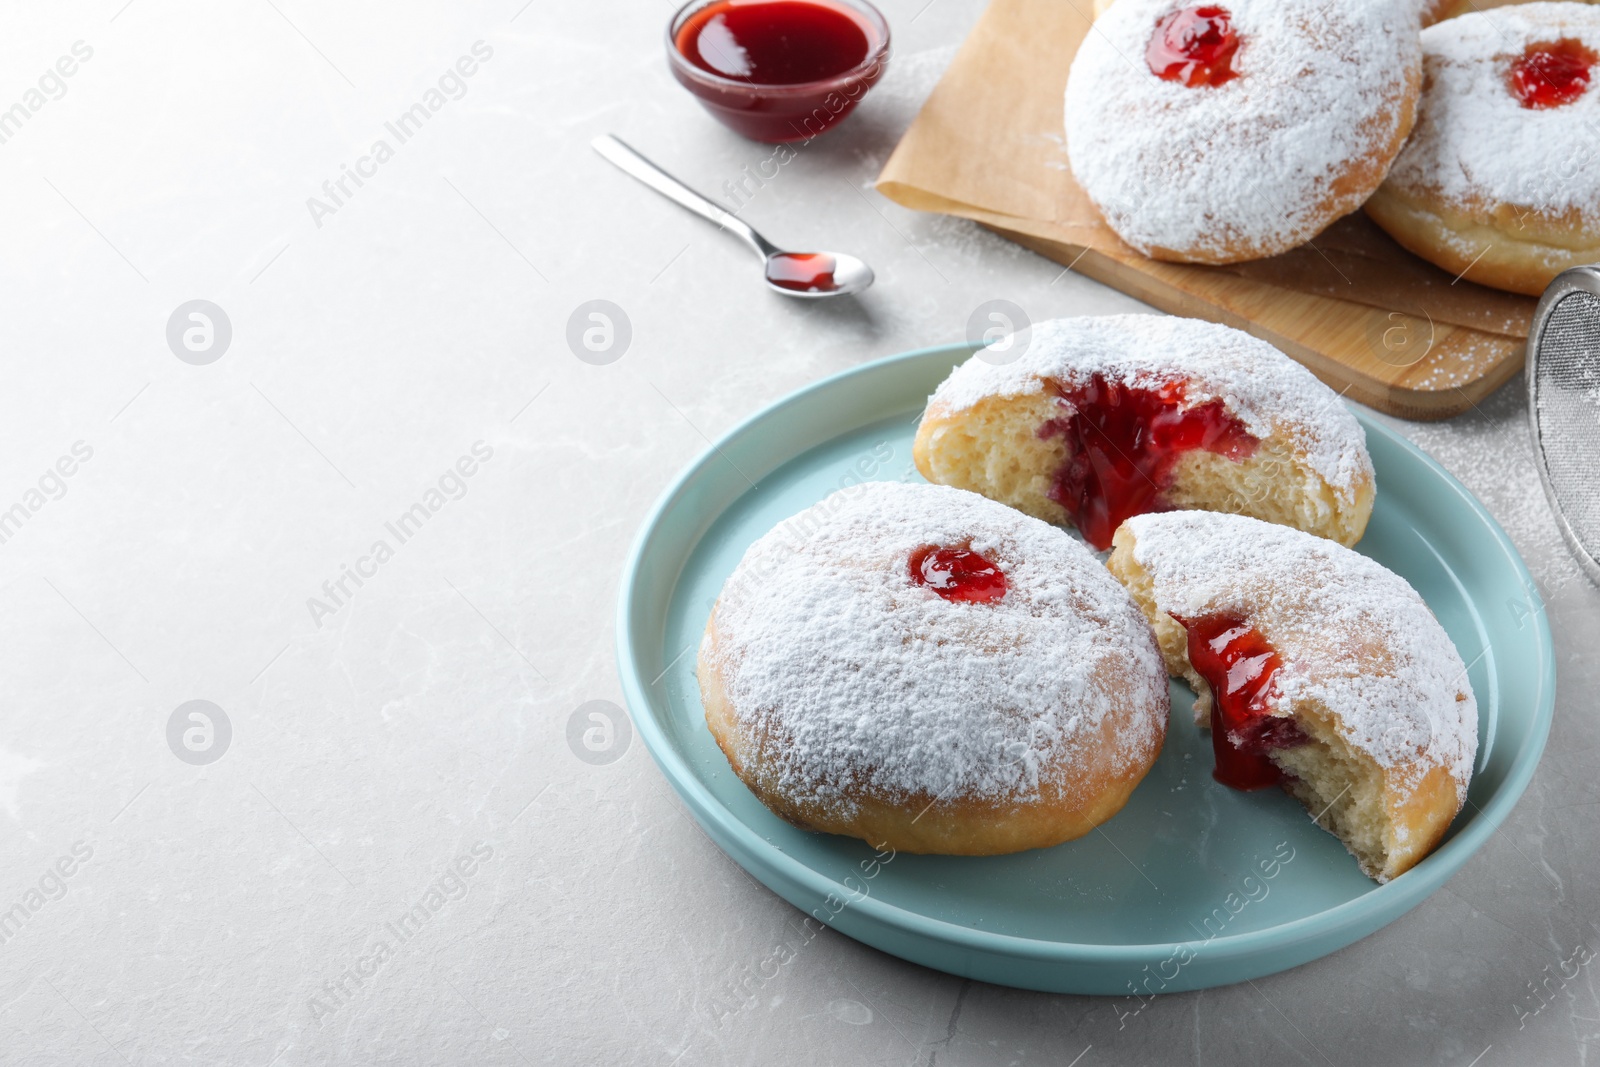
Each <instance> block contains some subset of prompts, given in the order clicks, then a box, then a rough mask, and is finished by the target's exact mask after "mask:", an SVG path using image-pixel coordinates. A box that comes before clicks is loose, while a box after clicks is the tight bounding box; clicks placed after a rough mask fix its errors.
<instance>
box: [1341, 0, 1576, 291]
mask: <svg viewBox="0 0 1600 1067" xmlns="http://www.w3.org/2000/svg"><path fill="white" fill-rule="evenodd" d="M1422 41H1423V49H1424V65H1425V70H1426V72H1427V84H1426V88H1425V89H1424V91H1423V94H1422V105H1421V109H1420V111H1419V114H1418V118H1417V128H1416V132H1415V133H1414V134H1413V135H1412V137H1411V140H1410V142H1409V143H1408V144H1407V145H1406V147H1405V150H1404V151H1402V152H1401V153H1400V158H1399V159H1398V160H1396V161H1395V165H1394V168H1393V169H1392V170H1391V171H1390V174H1389V178H1388V180H1387V181H1385V182H1384V183H1383V186H1382V188H1380V189H1379V190H1378V192H1377V194H1376V195H1375V196H1374V197H1373V198H1372V199H1371V200H1370V201H1369V202H1368V203H1367V214H1368V215H1370V216H1371V217H1372V218H1373V220H1374V221H1376V222H1377V223H1378V225H1380V226H1382V227H1383V228H1384V229H1385V230H1387V231H1389V233H1390V234H1391V235H1392V236H1393V237H1394V239H1395V240H1396V241H1399V242H1400V243H1401V244H1402V245H1404V246H1405V247H1406V248H1408V249H1410V250H1411V251H1413V252H1415V253H1416V254H1417V255H1419V256H1421V257H1423V258H1424V259H1426V260H1428V261H1430V262H1432V263H1435V264H1437V265H1438V266H1440V267H1441V268H1443V269H1444V270H1446V271H1448V272H1450V273H1451V274H1455V275H1460V276H1462V277H1465V278H1467V279H1468V280H1470V281H1475V282H1480V283H1482V284H1484V285H1492V286H1496V287H1497V288H1501V289H1509V290H1511V291H1513V292H1518V293H1529V294H1533V295H1537V294H1539V293H1541V292H1543V291H1544V288H1545V286H1546V285H1548V284H1549V283H1550V281H1551V280H1552V279H1553V278H1554V277H1555V276H1556V275H1557V274H1560V273H1561V272H1562V271H1563V270H1566V269H1567V268H1568V267H1573V266H1578V265H1580V264H1585V263H1593V262H1595V261H1596V260H1600V150H1597V148H1596V146H1595V141H1594V137H1593V135H1592V133H1591V131H1592V130H1593V129H1594V128H1595V124H1596V123H1597V122H1600V85H1595V84H1593V83H1594V81H1595V74H1596V72H1595V71H1594V66H1595V64H1596V62H1600V8H1594V7H1590V6H1588V5H1587V4H1577V3H1558V4H1545V3H1541V4H1523V5H1520V6H1515V7H1506V8H1500V9H1498V10H1496V11H1492V12H1487V13H1484V14H1467V15H1462V16H1460V17H1459V18H1453V19H1449V20H1447V21H1445V22H1441V23H1439V24H1438V25H1437V26H1431V27H1429V28H1428V29H1427V30H1424V31H1423V34H1422Z"/></svg>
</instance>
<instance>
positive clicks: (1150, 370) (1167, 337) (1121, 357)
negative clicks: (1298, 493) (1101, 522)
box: [929, 0, 1372, 493]
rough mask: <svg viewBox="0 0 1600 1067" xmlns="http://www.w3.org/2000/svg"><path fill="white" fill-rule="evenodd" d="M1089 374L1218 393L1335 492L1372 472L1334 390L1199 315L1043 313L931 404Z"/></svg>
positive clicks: (962, 370)
mask: <svg viewBox="0 0 1600 1067" xmlns="http://www.w3.org/2000/svg"><path fill="white" fill-rule="evenodd" d="M1121 2H1124V3H1125V2H1126V0H1121ZM1094 374H1100V375H1103V376H1104V377H1105V378H1106V379H1107V380H1111V381H1117V382H1121V383H1123V384H1125V385H1128V386H1132V387H1135V388H1152V387H1156V386H1160V385H1164V384H1167V383H1169V382H1174V381H1181V382H1183V383H1185V390H1184V398H1185V404H1186V406H1188V407H1194V406H1196V405H1199V404H1204V403H1207V402H1209V401H1212V400H1221V401H1222V402H1223V404H1224V405H1225V406H1226V408H1227V410H1228V411H1229V413H1230V414H1232V415H1233V416H1234V417H1235V418H1237V419H1238V420H1239V421H1240V422H1241V423H1243V424H1244V427H1245V429H1247V430H1249V431H1250V433H1251V434H1252V435H1254V436H1255V437H1256V438H1258V439H1261V438H1266V437H1269V436H1273V435H1282V436H1287V437H1288V438H1289V439H1290V440H1292V441H1293V442H1294V447H1295V450H1296V451H1297V452H1299V453H1300V454H1302V455H1303V456H1305V458H1306V462H1307V463H1309V464H1310V465H1311V467H1312V469H1313V470H1315V471H1316V472H1317V473H1318V474H1320V475H1321V476H1322V477H1323V478H1324V479H1326V480H1327V482H1328V484H1330V485H1332V486H1333V487H1334V488H1335V489H1336V490H1338V491H1339V492H1341V493H1353V492H1354V491H1355V487H1356V485H1357V483H1358V482H1364V481H1369V480H1370V479H1371V478H1372V459H1371V457H1370V456H1368V454H1367V436H1366V432H1365V431H1363V430H1362V429H1361V424H1360V423H1359V422H1357V421H1356V417H1355V416H1354V415H1353V414H1351V413H1350V410H1349V409H1348V408H1346V407H1345V406H1344V404H1343V402H1341V401H1340V399H1339V397H1338V394H1336V393H1335V392H1334V391H1333V390H1332V389H1329V388H1328V387H1327V386H1326V385H1323V384H1322V383H1321V382H1320V381H1318V380H1317V378H1316V376H1315V375H1313V374H1312V373H1311V372H1310V371H1308V370H1306V369H1305V368H1304V367H1302V366H1301V365H1300V364H1298V363H1296V362H1295V361H1294V360H1292V359H1290V358H1289V357H1288V356H1286V355H1284V354H1283V353H1282V352H1279V351H1278V350H1277V349H1276V348H1274V347H1273V346H1272V345H1270V344H1268V343H1267V342H1266V341H1263V340H1261V339H1260V338H1258V337H1252V336H1250V335H1249V334H1247V333H1244V332H1243V331H1241V330H1235V329H1234V328H1232V327H1231V326H1222V325H1219V324H1217V323H1213V322H1204V321H1202V320H1200V319H1185V318H1177V317H1174V316H1167V315H1102V316H1094V315H1086V316H1082V317H1079V318H1066V319H1052V320H1050V321H1048V322H1041V323H1039V324H1038V325H1037V326H1034V327H1032V334H1031V336H1030V337H1029V339H1028V343H1027V347H1026V349H1025V350H1024V351H1023V354H1022V355H1021V356H1020V357H1019V358H1017V359H1014V360H1012V361H1011V362H1010V363H1004V364H997V363H992V362H990V361H989V360H988V359H986V358H984V356H983V354H982V353H979V354H977V355H975V356H973V357H972V358H971V359H969V360H967V361H966V362H965V363H963V364H962V365H961V366H959V367H957V368H956V369H955V370H954V371H953V372H951V374H950V377H948V378H946V379H945V380H944V383H943V384H942V385H940V386H939V388H938V390H937V391H936V392H935V393H934V394H933V396H932V397H931V398H930V401H929V403H930V405H938V406H940V407H942V408H944V409H945V411H946V412H956V411H961V410H964V409H966V408H970V407H972V406H973V405H974V404H977V403H978V402H980V401H982V400H985V399H987V398H989V397H993V396H1025V395H1028V394H1031V393H1037V392H1039V391H1040V390H1042V389H1043V388H1044V384H1043V379H1046V378H1049V379H1054V380H1056V381H1059V382H1062V383H1063V384H1066V385H1068V386H1070V385H1072V384H1075V383H1078V382H1083V381H1086V380H1087V379H1088V378H1089V377H1090V376H1091V375H1094Z"/></svg>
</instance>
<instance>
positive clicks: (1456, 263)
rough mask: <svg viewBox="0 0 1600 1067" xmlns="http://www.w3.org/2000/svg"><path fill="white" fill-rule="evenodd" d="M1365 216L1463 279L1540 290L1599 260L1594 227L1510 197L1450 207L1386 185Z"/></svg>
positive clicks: (1525, 290)
mask: <svg viewBox="0 0 1600 1067" xmlns="http://www.w3.org/2000/svg"><path fill="white" fill-rule="evenodd" d="M1365 210H1366V212H1367V215H1368V216H1369V217H1371V219H1372V220H1373V221H1374V222H1376V223H1377V224H1378V225H1379V226H1381V227H1383V229H1384V230H1385V231H1387V232H1388V234H1389V236H1391V237H1393V238H1394V239H1395V240H1396V241H1397V242H1399V243H1400V245H1401V246H1402V247H1404V248H1405V249H1406V250H1408V251H1410V252H1414V253H1415V254H1417V255H1419V256H1421V257H1422V258H1423V259H1425V260H1427V261H1428V262H1429V263H1432V264H1434V265H1435V266H1437V267H1439V268H1440V269H1442V270H1444V271H1447V272H1448V273H1450V274H1452V275H1458V276H1460V277H1463V278H1465V279H1466V280H1467V281H1469V282H1477V283H1478V284H1480V285H1488V286H1493V287H1494V288H1496V289H1506V290H1509V291H1511V292H1513V293H1526V294H1528V295H1529V296H1538V295H1539V294H1541V293H1543V292H1544V290H1545V286H1547V285H1549V284H1550V282H1551V281H1552V280H1554V278H1555V276H1556V275H1557V274H1560V273H1561V272H1562V271H1564V270H1566V269H1567V268H1568V267H1577V266H1582V265H1584V264H1587V263H1594V262H1596V261H1600V230H1597V229H1596V228H1595V226H1594V225H1593V224H1592V222H1591V223H1590V224H1589V225H1585V224H1584V223H1583V221H1582V220H1581V219H1580V218H1578V217H1576V213H1575V212H1565V213H1562V214H1561V215H1559V216H1554V215H1544V214H1541V213H1539V212H1535V211H1532V210H1530V209H1519V208H1517V207H1515V206H1514V205H1510V204H1482V205H1478V206H1477V207H1476V208H1475V209H1474V210H1471V211H1460V210H1456V209H1455V208H1452V207H1451V206H1449V205H1448V204H1446V203H1445V201H1444V200H1443V199H1441V198H1438V197H1428V196H1419V195H1414V194H1411V193H1407V192H1403V191H1401V190H1400V189H1397V188H1396V187H1395V186H1394V185H1393V184H1392V183H1391V184H1387V185H1384V186H1383V187H1382V188H1380V189H1379V190H1378V191H1377V192H1376V193H1374V194H1373V195H1372V198H1371V199H1370V200H1368V201H1367V203H1366V208H1365Z"/></svg>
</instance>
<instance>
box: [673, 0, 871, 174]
mask: <svg viewBox="0 0 1600 1067" xmlns="http://www.w3.org/2000/svg"><path fill="white" fill-rule="evenodd" d="M667 45H668V59H669V61H670V63H671V65H672V73H673V74H674V75H675V76H676V77H677V79H678V81H679V82H681V83H682V84H683V85H684V86H685V87H686V88H687V89H688V90H689V91H690V92H692V93H694V94H695V96H697V97H699V99H700V103H701V104H703V105H704V106H705V108H706V110H708V111H710V112H711V113H712V114H713V115H715V116H716V117H717V118H718V119H720V120H721V121H722V122H723V123H724V124H725V125H727V126H728V127H729V128H731V129H733V130H734V131H736V132H738V133H741V134H743V135H744V136H746V137H749V138H751V139H753V140H757V141H765V142H767V143H769V144H782V143H785V142H789V141H800V140H810V139H811V138H813V137H815V136H817V135H818V134H820V133H822V132H823V131H825V130H828V129H831V128H832V127H833V126H835V125H837V124H838V123H839V122H840V121H841V120H842V119H844V117H845V116H846V115H848V114H850V112H851V111H853V110H855V106H856V104H858V103H860V101H861V97H862V96H863V95H864V94H865V93H866V91H867V90H868V89H870V88H872V86H873V85H875V84H876V83H877V81H878V79H879V78H881V77H883V71H884V66H885V63H886V61H887V59H888V52H889V24H888V23H887V22H885V21H884V19H883V16H882V15H881V14H879V13H878V10H877V9H876V8H874V7H873V6H872V5H871V4H869V3H867V2H866V0H711V2H710V3H706V2H705V0H694V2H692V3H690V4H689V5H688V6H686V7H684V8H683V9H681V10H680V11H679V12H678V13H677V15H675V16H674V17H673V19H672V22H671V24H670V25H669V26H668V28H667ZM784 162H787V161H786V160H785V161H784Z"/></svg>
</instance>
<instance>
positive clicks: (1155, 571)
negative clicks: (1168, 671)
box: [1127, 511, 1478, 804]
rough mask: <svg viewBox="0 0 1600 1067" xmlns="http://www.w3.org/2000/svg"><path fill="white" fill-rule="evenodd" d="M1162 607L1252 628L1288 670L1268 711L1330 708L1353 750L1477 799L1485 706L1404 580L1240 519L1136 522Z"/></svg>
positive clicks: (1344, 553) (1148, 518) (1317, 542)
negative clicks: (1472, 790) (1474, 789)
mask: <svg viewBox="0 0 1600 1067" xmlns="http://www.w3.org/2000/svg"><path fill="white" fill-rule="evenodd" d="M1127 525H1128V528H1129V529H1130V530H1131V531H1132V533H1133V535H1134V538H1135V544H1134V549H1133V558H1134V559H1135V561H1137V562H1138V564H1139V565H1140V566H1141V567H1142V568H1144V570H1145V571H1146V572H1148V573H1149V575H1150V577H1151V579H1152V582H1153V590H1154V597H1155V603H1156V607H1157V608H1159V609H1160V610H1161V611H1164V612H1166V613H1167V614H1169V615H1172V616H1175V617H1181V618H1187V619H1198V618H1203V617H1205V616H1207V615H1213V614H1234V615H1238V616H1241V617H1243V618H1244V619H1245V620H1246V621H1247V622H1249V624H1250V625H1251V626H1253V627H1254V628H1255V629H1256V630H1257V631H1258V632H1259V633H1260V634H1261V635H1262V636H1263V637H1264V638H1266V640H1267V642H1268V643H1269V644H1271V645H1272V646H1273V648H1275V649H1276V650H1277V652H1278V655H1279V657H1280V658H1281V659H1282V661H1283V665H1282V667H1280V668H1279V670H1278V673H1277V677H1276V692H1275V693H1273V694H1272V696H1270V697H1269V700H1268V706H1269V708H1270V709H1271V710H1272V711H1273V712H1274V713H1278V714H1281V713H1286V712H1287V711H1288V709H1289V707H1290V706H1291V705H1292V704H1294V703H1296V702H1299V701H1304V700H1311V701H1316V702H1318V703H1320V704H1321V705H1322V706H1323V707H1325V708H1327V709H1328V710H1329V711H1331V712H1332V713H1333V714H1334V715H1336V716H1338V719H1339V722H1340V723H1341V724H1342V732H1343V734H1344V736H1345V738H1346V740H1347V741H1348V742H1349V744H1350V745H1351V746H1352V747H1353V748H1355V749H1357V750H1358V751H1360V752H1363V753H1365V754H1366V755H1368V756H1370V757H1371V758H1372V759H1373V760H1374V761H1375V762H1376V763H1377V764H1378V765H1379V766H1380V767H1382V768H1384V769H1385V771H1386V772H1388V773H1390V774H1391V775H1394V776H1396V777H1398V778H1400V779H1401V780H1402V784H1414V783H1415V781H1420V779H1421V777H1422V775H1423V774H1425V773H1426V772H1427V771H1428V770H1429V769H1431V768H1433V767H1435V766H1442V767H1444V768H1446V770H1447V771H1448V772H1449V774H1450V776H1451V778H1452V779H1454V781H1455V783H1456V790H1457V803H1458V804H1459V803H1460V802H1461V800H1462V799H1464V798H1465V797H1466V789H1467V783H1468V781H1469V780H1470V779H1471V777H1472V761H1473V759H1474V757H1475V756H1476V754H1477V750H1478V705H1477V701H1476V700H1475V699H1474V697H1473V693H1472V686H1471V683H1470V682H1469V680H1468V678H1467V668H1466V666H1465V665H1464V664H1463V663H1462V660H1461V655H1460V653H1458V652H1457V651H1456V647H1455V645H1454V644H1453V643H1452V642H1451V640H1450V636H1449V635H1448V634H1447V633H1445V630H1444V627H1442V626H1440V625H1439V621H1438V620H1437V619H1435V618H1434V616H1433V612H1431V611H1430V610H1429V609H1428V606H1427V604H1425V603H1424V602H1423V600H1422V597H1421V596H1419V595H1418V594H1417V592H1416V590H1414V589H1412V588H1411V586H1410V584H1409V583H1408V582H1406V580H1405V579H1404V578H1402V577H1400V576H1399V575H1398V574H1395V573H1394V572H1393V571H1391V570H1389V569H1387V568H1386V567H1384V566H1382V565H1381V564H1379V563H1377V562H1375V561H1374V560H1371V559H1368V558H1367V557H1366V556H1363V555H1361V554H1360V553H1358V552H1353V551H1351V550H1350V549H1348V548H1345V547H1344V546H1342V545H1339V544H1335V543H1334V542H1332V541H1328V540H1325V539H1323V538H1320V537H1313V536H1312V535H1310V534H1306V533H1301V532H1300V531H1298V530H1293V529H1290V528H1288V527H1285V526H1277V525H1273V524H1271V523H1265V522H1261V521H1259V520H1257V519H1251V518H1246V517H1244V516H1242V515H1222V514H1217V513H1215V512H1201V511H1171V512H1166V513H1163V514H1156V515H1140V516H1138V517H1136V518H1132V519H1129V520H1128V523H1127Z"/></svg>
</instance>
